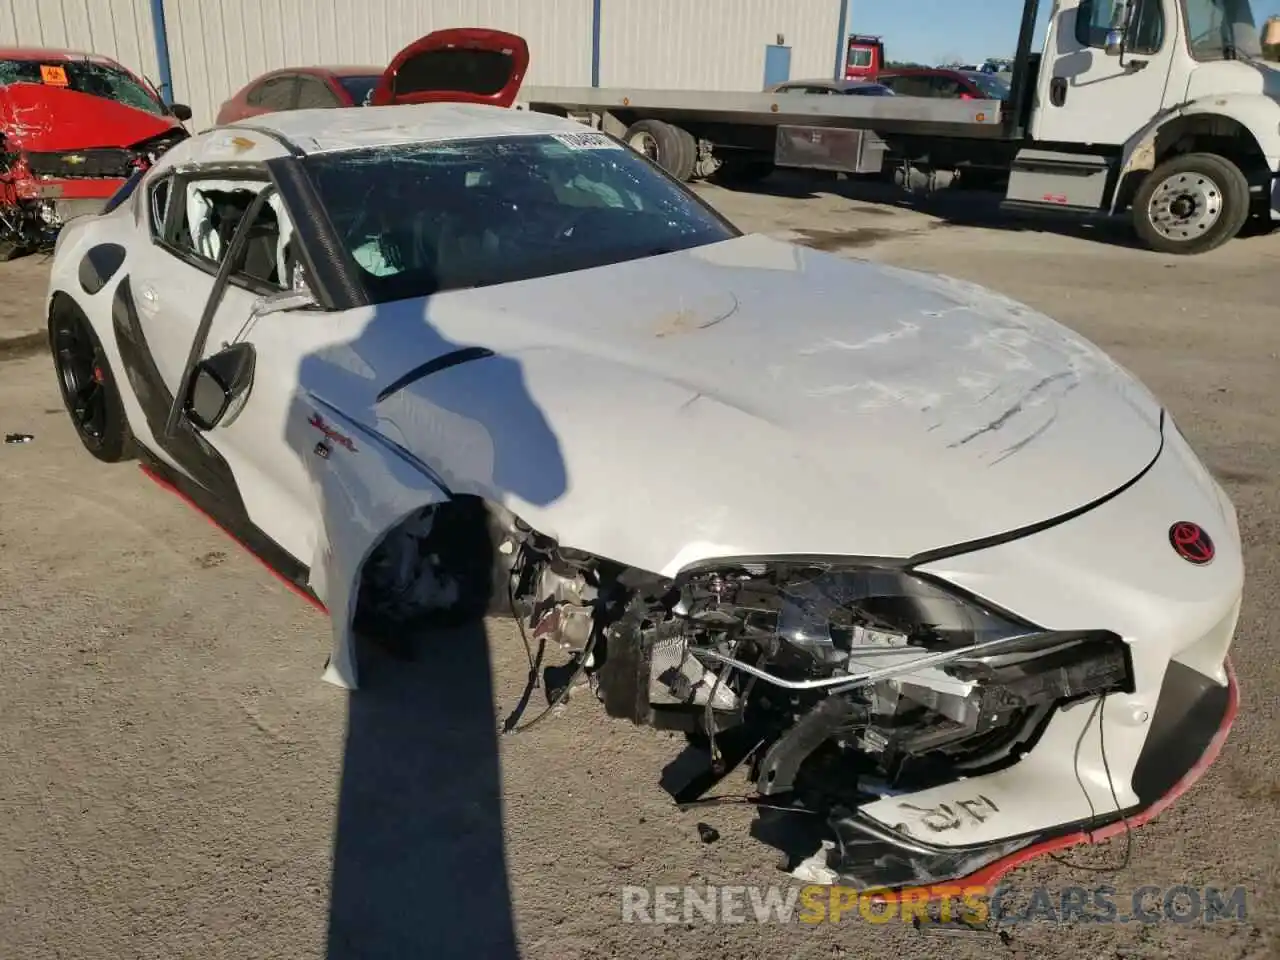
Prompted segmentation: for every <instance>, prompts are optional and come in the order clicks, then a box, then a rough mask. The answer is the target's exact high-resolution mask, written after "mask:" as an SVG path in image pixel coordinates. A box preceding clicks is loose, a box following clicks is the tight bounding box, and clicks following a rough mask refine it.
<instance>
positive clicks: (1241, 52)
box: [1184, 0, 1262, 60]
mask: <svg viewBox="0 0 1280 960" xmlns="http://www.w3.org/2000/svg"><path fill="white" fill-rule="evenodd" d="M1184 2H1185V5H1186V10H1187V45H1188V46H1189V47H1190V48H1191V55H1192V56H1193V57H1195V58H1196V59H1197V60H1234V59H1236V58H1242V59H1261V57H1262V44H1261V43H1260V42H1259V39H1258V27H1257V23H1256V21H1255V20H1254V18H1253V8H1252V7H1251V6H1250V4H1249V0H1184Z"/></svg>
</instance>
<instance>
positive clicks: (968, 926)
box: [911, 917, 1013, 945]
mask: <svg viewBox="0 0 1280 960" xmlns="http://www.w3.org/2000/svg"><path fill="white" fill-rule="evenodd" d="M911 925H912V926H913V927H915V929H916V932H917V933H924V934H931V935H933V936H935V937H991V938H993V939H997V940H999V941H1000V942H1001V943H1003V944H1005V945H1008V944H1009V943H1010V941H1012V940H1013V937H1011V936H1010V935H1009V931H1008V930H1000V929H998V928H996V927H992V926H991V925H990V924H989V923H987V924H981V925H979V924H973V923H969V922H967V921H965V920H961V919H954V920H928V921H921V919H920V918H919V917H913V918H912V921H911Z"/></svg>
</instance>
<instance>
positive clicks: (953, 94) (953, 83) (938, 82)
mask: <svg viewBox="0 0 1280 960" xmlns="http://www.w3.org/2000/svg"><path fill="white" fill-rule="evenodd" d="M929 87H930V92H931V93H932V94H933V96H935V97H944V98H946V99H948V100H955V99H956V98H957V97H959V96H960V95H961V94H962V93H968V92H969V91H968V90H966V89H965V88H964V87H963V86H962V85H961V84H960V81H958V80H957V79H956V78H955V77H934V78H933V79H932V82H930V84H929Z"/></svg>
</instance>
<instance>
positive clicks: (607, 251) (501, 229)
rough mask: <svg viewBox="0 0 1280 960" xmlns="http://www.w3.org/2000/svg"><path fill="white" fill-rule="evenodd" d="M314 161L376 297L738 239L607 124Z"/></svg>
mask: <svg viewBox="0 0 1280 960" xmlns="http://www.w3.org/2000/svg"><path fill="white" fill-rule="evenodd" d="M304 163H305V164H306V167H307V169H308V172H309V173H310V175H311V178H312V180H313V182H314V183H315V186H316V190H317V191H318V192H319V194H320V198H321V200H322V202H323V204H324V206H325V208H326V209H327V211H328V214H329V218H330V220H331V221H332V222H333V224H334V226H335V228H336V229H337V232H338V235H339V237H340V238H341V241H342V244H343V246H344V248H345V250H346V252H347V253H348V254H350V256H351V257H352V259H354V260H355V262H356V264H357V265H358V267H359V270H360V272H361V274H362V280H363V281H364V284H365V287H366V289H367V290H368V291H369V294H370V296H371V297H372V298H373V300H374V301H375V302H378V303H383V302H387V301H390V300H402V299H407V298H411V297H422V296H427V295H430V294H433V293H438V292H442V291H445V290H456V289H462V288H467V287H483V286H488V285H491V284H496V283H511V282H514V281H517V280H528V279H532V278H534V277H545V276H551V275H553V274H560V273H569V272H571V271H575V270H585V269H588V268H590V267H599V266H603V265H605V264H611V263H620V262H622V261H625V260H635V259H639V258H641V257H651V256H656V255H658V254H663V253H670V252H672V251H675V250H685V249H688V248H690V247H698V246H704V245H706V244H709V243H716V242H718V241H721V240H727V239H729V238H731V237H734V236H738V231H737V230H735V229H734V228H733V227H732V226H731V225H730V224H728V223H727V222H726V221H725V220H723V219H722V218H720V216H719V215H718V214H716V213H715V212H714V211H712V210H711V208H710V207H708V206H707V205H706V204H704V203H703V202H702V201H701V200H699V199H698V198H697V197H696V196H695V195H694V194H693V193H692V192H690V191H689V190H687V189H685V188H684V187H683V186H681V185H680V184H678V183H676V182H675V181H673V180H671V179H670V178H669V177H667V176H666V175H665V174H663V173H661V172H660V171H659V170H658V169H656V168H655V167H654V165H653V164H652V163H650V162H649V161H648V160H646V159H645V158H644V157H642V156H641V155H640V154H638V153H636V152H635V151H633V150H631V149H630V148H629V147H626V146H623V145H622V144H621V143H620V142H619V141H617V140H615V139H613V138H612V137H609V136H606V135H605V134H603V133H597V132H587V131H584V132H582V133H570V134H555V135H549V136H548V135H543V136H520V137H504V138H493V139H484V140H454V141H448V142H443V143H415V144H407V145H404V146H396V147H378V148H373V149H365V150H352V151H341V152H335V153H329V154H315V155H313V156H310V157H308V158H307V159H306V160H305V161H304Z"/></svg>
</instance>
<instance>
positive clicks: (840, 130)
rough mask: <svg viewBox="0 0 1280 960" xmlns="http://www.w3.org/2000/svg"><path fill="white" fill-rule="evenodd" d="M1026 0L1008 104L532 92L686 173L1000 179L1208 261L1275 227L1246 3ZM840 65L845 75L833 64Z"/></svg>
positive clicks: (1269, 117) (1277, 83) (1278, 107)
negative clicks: (1256, 228) (1246, 230)
mask: <svg viewBox="0 0 1280 960" xmlns="http://www.w3.org/2000/svg"><path fill="white" fill-rule="evenodd" d="M1044 3H1045V0H1023V12H1022V24H1021V28H1020V32H1019V37H1018V50H1017V55H1016V56H1015V57H1014V59H1013V71H1012V78H1011V82H1010V87H1009V91H1008V94H1007V96H1005V97H1003V98H1001V99H991V100H958V99H944V98H929V97H918V96H891V97H863V96H834V95H833V94H835V93H838V92H840V90H839V89H838V85H833V84H831V83H827V84H826V86H825V87H824V88H821V89H823V90H824V93H825V94H827V95H816V94H815V95H784V94H780V93H777V92H775V91H771V90H766V91H764V92H759V93H757V92H736V91H697V90H648V89H631V88H615V89H600V88H582V87H578V88H571V87H548V88H533V89H530V90H528V91H526V92H525V102H526V103H527V105H528V108H529V109H535V110H546V111H551V112H556V113H560V114H561V115H568V116H573V117H575V118H577V119H581V120H583V122H587V123H591V124H593V125H598V126H600V127H601V128H602V129H604V130H606V131H607V132H609V133H613V134H615V135H616V136H619V137H620V138H621V139H622V140H623V141H624V142H626V143H629V144H631V145H632V146H633V147H635V148H636V149H638V150H643V151H644V152H645V153H646V154H647V155H649V156H650V157H651V159H653V160H654V162H655V163H657V164H659V165H660V166H661V167H663V168H664V169H665V170H666V171H667V172H668V173H670V174H671V175H672V176H674V177H676V178H678V179H680V180H691V179H698V178H701V177H705V176H710V177H716V178H718V179H726V178H730V177H731V179H732V181H734V182H740V183H741V182H749V181H750V180H753V179H759V178H760V177H763V176H768V175H769V173H770V172H771V171H772V170H773V169H774V168H775V167H800V168H811V169H820V170H835V171H840V172H845V173H853V174H880V173H885V172H886V171H885V170H884V169H883V166H884V164H886V163H887V164H889V166H890V169H889V170H888V171H887V172H889V173H891V174H893V176H894V178H895V179H896V180H898V182H901V183H903V184H904V185H906V186H908V187H909V188H910V189H926V190H927V189H934V188H937V187H938V186H941V185H943V184H946V183H950V182H953V181H954V180H955V175H956V173H957V172H958V173H959V174H960V180H961V181H963V180H964V179H965V178H966V177H975V178H976V179H979V180H981V179H983V178H985V177H986V175H988V174H998V175H999V176H1000V179H1003V175H1004V174H1006V173H1007V174H1008V187H1007V190H1006V194H1005V203H1006V204H1007V205H1009V206H1012V207H1015V208H1023V209H1033V210H1036V211H1040V212H1043V211H1046V210H1053V211H1057V212H1061V213H1070V214H1076V215H1083V216H1098V215H1102V216H1124V215H1128V216H1131V217H1132V220H1133V224H1134V227H1135V229H1136V230H1137V232H1138V234H1139V236H1140V237H1141V238H1142V240H1143V241H1144V242H1145V243H1146V244H1147V245H1148V246H1149V247H1151V248H1153V249H1156V250H1161V251H1165V252H1170V253H1201V252H1204V251H1206V250H1211V249H1213V248H1214V247H1217V246H1219V245H1220V244H1222V243H1225V242H1226V241H1228V240H1230V239H1231V238H1232V237H1234V236H1236V234H1238V233H1239V232H1240V230H1241V228H1242V227H1243V226H1244V224H1245V222H1246V221H1247V220H1248V219H1249V218H1250V217H1266V218H1271V219H1280V191H1277V187H1276V183H1277V173H1278V172H1280V102H1278V100H1280V69H1277V67H1276V66H1272V65H1269V64H1267V63H1264V62H1263V60H1262V47H1261V44H1260V42H1259V36H1258V29H1257V21H1256V20H1255V19H1254V14H1253V10H1252V9H1251V6H1250V0H1054V2H1053V6H1052V9H1051V11H1050V17H1049V26H1048V31H1047V33H1046V34H1045V36H1044V40H1043V47H1042V51H1041V52H1040V53H1034V52H1032V51H1033V47H1034V45H1035V42H1036V40H1037V39H1038V38H1037V36H1036V33H1037V24H1038V20H1039V11H1040V8H1041V7H1042V6H1043V5H1044ZM837 72H838V73H840V72H843V70H842V68H840V67H838V68H837Z"/></svg>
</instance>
